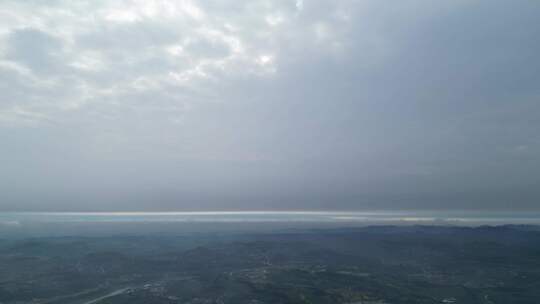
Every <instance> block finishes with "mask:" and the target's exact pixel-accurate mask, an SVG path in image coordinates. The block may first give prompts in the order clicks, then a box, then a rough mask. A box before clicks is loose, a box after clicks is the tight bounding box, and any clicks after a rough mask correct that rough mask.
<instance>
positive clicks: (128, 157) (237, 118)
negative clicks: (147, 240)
mask: <svg viewBox="0 0 540 304" xmlns="http://www.w3.org/2000/svg"><path fill="white" fill-rule="evenodd" d="M539 37H540V2H539V1H533V0H530V1H525V0H517V1H498V0H489V1H488V0H485V1H475V0H467V1H464V0H452V1H450V0H448V1H427V0H424V1H414V0H404V1H392V2H387V1H379V0H368V1H352V0H351V1H339V0H338V1H309V0H304V1H302V0H297V1H294V0H287V1H285V0H284V1H280V0H277V1H263V0H249V1H247V0H246V1H242V0H238V1H237V0H235V1H220V0H208V1H190V0H185V1H182V0H178V1H167V0H124V1H99V0H93V1H71V0H69V1H67V0H65V1H63V0H51V1H37V0H36V1H31V0H29V1H18V0H17V1H15V0H2V1H1V2H0V211H187V210H374V209H376V210H382V209H391V210H417V209H422V210H425V209H429V210H431V209H478V210H539V209H540V187H539V186H538V185H540V59H539V55H538V54H540V38H539Z"/></svg>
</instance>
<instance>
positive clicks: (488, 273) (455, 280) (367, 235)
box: [0, 226, 540, 304]
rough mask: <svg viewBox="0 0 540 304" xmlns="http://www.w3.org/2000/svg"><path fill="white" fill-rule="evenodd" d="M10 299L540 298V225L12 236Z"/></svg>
mask: <svg viewBox="0 0 540 304" xmlns="http://www.w3.org/2000/svg"><path fill="white" fill-rule="evenodd" d="M0 303H49V304H61V303H62V304H63V303H88V304H91V303H100V304H105V303H111V304H112V303H273V304H274V303H486V304H492V303H540V230H539V229H538V228H537V227H532V226H500V227H478V228H464V227H425V226H413V227H390V226H380V227H366V228H354V229H352V228H351V229H333V230H317V231H313V230H312V231H298V232H288V233H266V234H262V233H261V234H242V235H240V234H228V235H223V234H222V235H209V234H206V235H192V236H178V237H172V236H167V237H163V236H162V237H159V236H156V237H108V238H102V237H100V238H96V237H86V238H83V237H58V238H36V239H24V240H3V241H0Z"/></svg>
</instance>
